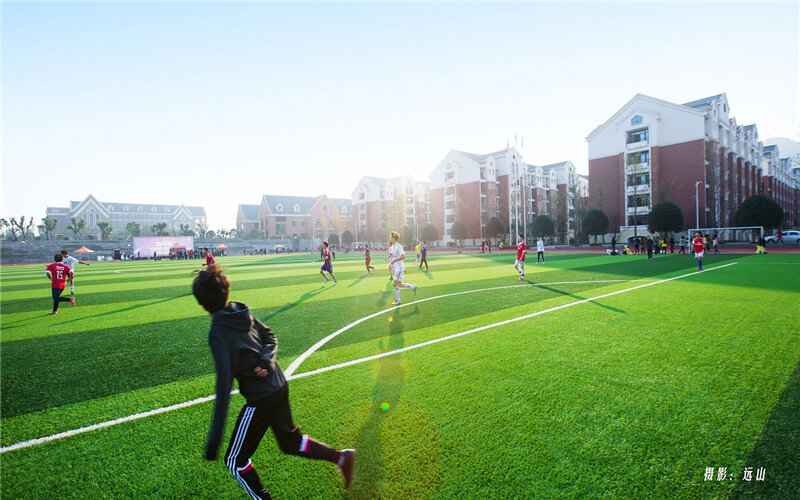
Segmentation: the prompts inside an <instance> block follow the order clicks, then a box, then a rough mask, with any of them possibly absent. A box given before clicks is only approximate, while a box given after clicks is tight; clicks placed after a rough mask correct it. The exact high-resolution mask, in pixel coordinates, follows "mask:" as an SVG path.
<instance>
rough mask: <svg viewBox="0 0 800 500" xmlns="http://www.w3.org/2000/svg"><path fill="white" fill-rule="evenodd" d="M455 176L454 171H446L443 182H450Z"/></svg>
mask: <svg viewBox="0 0 800 500" xmlns="http://www.w3.org/2000/svg"><path fill="white" fill-rule="evenodd" d="M455 177H456V173H455V172H447V173H446V174H444V180H445V182H450V181H452V180H453V179H455Z"/></svg>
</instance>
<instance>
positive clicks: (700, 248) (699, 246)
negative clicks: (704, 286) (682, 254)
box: [692, 232, 706, 271]
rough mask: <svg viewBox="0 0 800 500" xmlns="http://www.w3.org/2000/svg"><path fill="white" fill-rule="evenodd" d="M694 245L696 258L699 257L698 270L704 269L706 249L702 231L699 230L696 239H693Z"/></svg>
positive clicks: (695, 235)
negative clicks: (701, 234)
mask: <svg viewBox="0 0 800 500" xmlns="http://www.w3.org/2000/svg"><path fill="white" fill-rule="evenodd" d="M692 246H693V247H694V258H695V259H697V270H698V271H702V270H703V252H704V251H705V249H706V245H705V242H704V241H703V237H702V236H700V233H699V232H697V233H695V234H694V239H693V240H692Z"/></svg>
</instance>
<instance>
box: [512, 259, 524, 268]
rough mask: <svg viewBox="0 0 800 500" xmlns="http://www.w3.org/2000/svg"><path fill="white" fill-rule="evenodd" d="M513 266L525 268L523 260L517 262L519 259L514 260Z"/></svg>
mask: <svg viewBox="0 0 800 500" xmlns="http://www.w3.org/2000/svg"><path fill="white" fill-rule="evenodd" d="M514 266H522V267H525V261H524V260H519V259H517V260H515V261H514Z"/></svg>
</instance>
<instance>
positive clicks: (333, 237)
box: [328, 233, 339, 247]
mask: <svg viewBox="0 0 800 500" xmlns="http://www.w3.org/2000/svg"><path fill="white" fill-rule="evenodd" d="M328 244H329V245H333V246H335V247H338V246H339V235H338V234H336V233H331V234H329V235H328Z"/></svg>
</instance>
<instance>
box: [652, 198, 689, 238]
mask: <svg viewBox="0 0 800 500" xmlns="http://www.w3.org/2000/svg"><path fill="white" fill-rule="evenodd" d="M647 230H648V231H650V232H651V233H653V234H658V233H676V232H679V231H683V212H682V211H681V208H680V207H679V206H678V205H676V204H675V203H673V202H671V201H662V202H661V203H658V204H657V205H655V206H654V207H653V209H652V210H651V211H650V213H649V214H647Z"/></svg>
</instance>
